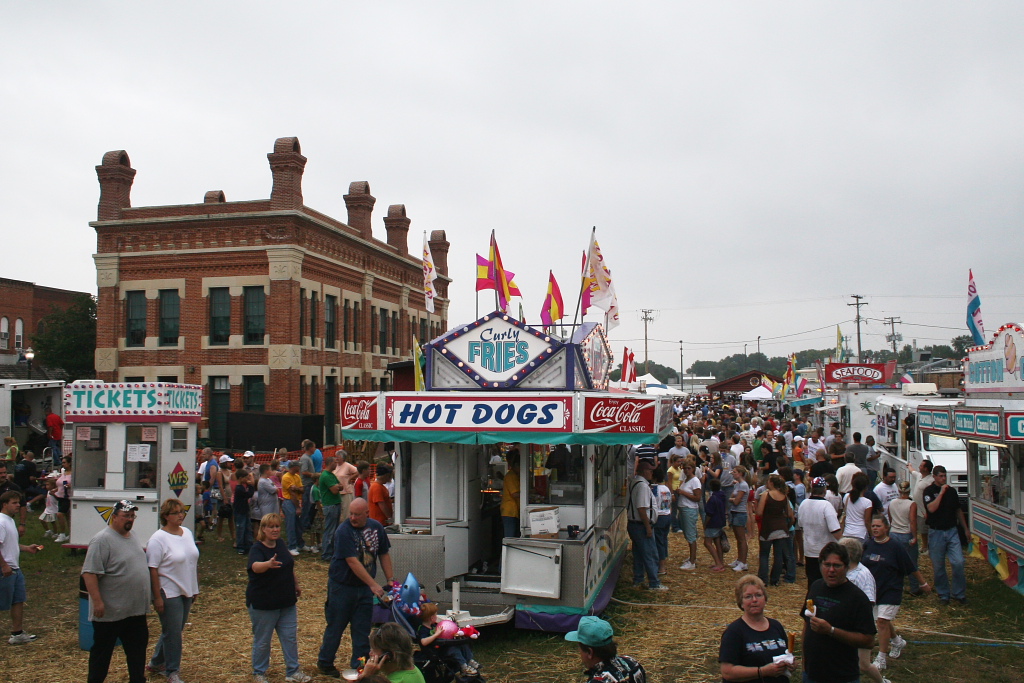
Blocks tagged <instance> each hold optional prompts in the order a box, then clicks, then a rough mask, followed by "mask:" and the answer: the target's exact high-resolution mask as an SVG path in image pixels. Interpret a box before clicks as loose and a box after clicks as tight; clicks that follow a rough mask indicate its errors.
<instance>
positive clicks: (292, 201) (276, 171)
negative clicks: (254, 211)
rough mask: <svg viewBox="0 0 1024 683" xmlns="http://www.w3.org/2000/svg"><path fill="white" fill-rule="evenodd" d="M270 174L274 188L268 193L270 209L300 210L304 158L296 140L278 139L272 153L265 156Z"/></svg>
mask: <svg viewBox="0 0 1024 683" xmlns="http://www.w3.org/2000/svg"><path fill="white" fill-rule="evenodd" d="M267 159H269V160H270V172H271V173H272V174H273V175H274V187H273V189H272V190H271V191H270V208H272V209H301V208H302V170H303V169H304V168H305V167H306V157H304V156H302V148H301V147H299V139H298V138H278V139H277V140H275V141H274V151H273V152H271V153H270V154H268V155H267Z"/></svg>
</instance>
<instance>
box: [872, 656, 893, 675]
mask: <svg viewBox="0 0 1024 683" xmlns="http://www.w3.org/2000/svg"><path fill="white" fill-rule="evenodd" d="M871 663H872V664H874V665H875V668H876V669H878V670H879V671H884V670H885V669H886V667H888V666H889V664H888V662H887V661H886V659H885V655H883V654H882V653H881V652H879V653H878V654H877V655H875V661H873V662H871Z"/></svg>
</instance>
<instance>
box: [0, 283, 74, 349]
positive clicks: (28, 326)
mask: <svg viewBox="0 0 1024 683" xmlns="http://www.w3.org/2000/svg"><path fill="white" fill-rule="evenodd" d="M81 296H91V295H90V294H89V293H88V292H73V291H71V290H67V289H55V288H53V287H42V286H40V285H37V284H35V283H33V282H24V281H22V280H9V279H7V278H0V365H14V364H15V363H17V362H18V359H19V358H20V357H21V355H22V354H21V353H20V352H21V351H22V350H23V349H28V348H31V347H32V337H33V335H35V334H36V333H39V332H42V331H43V325H44V323H43V318H45V317H46V316H48V315H49V314H50V313H52V312H53V311H54V309H56V310H59V311H63V310H65V309H67V308H68V307H69V306H70V305H71V304H72V303H73V302H74V300H75V299H77V298H78V297H81Z"/></svg>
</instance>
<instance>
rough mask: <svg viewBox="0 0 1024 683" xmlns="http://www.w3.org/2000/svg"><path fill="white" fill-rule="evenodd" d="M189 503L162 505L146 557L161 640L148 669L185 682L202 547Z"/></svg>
mask: <svg viewBox="0 0 1024 683" xmlns="http://www.w3.org/2000/svg"><path fill="white" fill-rule="evenodd" d="M185 515H186V512H185V505H184V504H183V503H182V502H181V501H180V500H178V499H177V498H171V499H170V500H167V501H164V504H163V505H161V506H160V524H161V526H160V528H159V529H158V530H157V531H156V532H155V533H154V534H153V535H152V536H150V538H149V543H147V544H146V560H147V562H148V564H149V575H150V578H151V580H152V583H153V607H154V609H156V611H157V614H158V615H159V616H160V629H161V633H160V640H158V641H157V643H156V648H155V649H154V650H153V658H152V659H151V660H150V662H149V664H148V665H147V666H146V670H147V671H150V672H154V673H161V674H164V675H165V676H167V681H168V683H181V676H180V675H179V674H178V671H179V669H180V668H181V632H182V630H184V628H185V623H186V622H187V621H188V613H189V610H191V609H192V602H193V601H194V600H195V598H196V596H197V595H198V594H199V574H198V571H197V567H198V565H199V548H197V547H196V541H195V538H193V536H192V532H191V531H190V530H189V529H188V527H185V526H182V524H181V523H182V522H183V521H185Z"/></svg>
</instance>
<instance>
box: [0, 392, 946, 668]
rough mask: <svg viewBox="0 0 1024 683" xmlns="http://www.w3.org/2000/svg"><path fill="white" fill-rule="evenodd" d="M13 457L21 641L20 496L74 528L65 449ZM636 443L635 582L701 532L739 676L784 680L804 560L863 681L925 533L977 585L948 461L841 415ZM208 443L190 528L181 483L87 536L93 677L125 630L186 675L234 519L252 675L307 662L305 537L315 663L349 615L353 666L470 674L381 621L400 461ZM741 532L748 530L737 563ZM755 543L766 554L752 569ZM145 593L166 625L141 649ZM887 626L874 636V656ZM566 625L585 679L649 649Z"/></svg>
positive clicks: (61, 526)
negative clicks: (321, 623) (902, 451)
mask: <svg viewBox="0 0 1024 683" xmlns="http://www.w3.org/2000/svg"><path fill="white" fill-rule="evenodd" d="M516 455H517V451H516V450H515V449H513V450H512V451H511V452H510V454H509V458H508V463H509V467H510V471H512V472H514V471H517V470H516V468H517V466H518V462H517V459H516ZM16 456H17V460H16V465H15V467H16V470H15V472H12V473H11V476H8V468H9V465H10V463H8V462H6V461H4V460H0V508H2V509H0V569H2V577H0V610H4V611H10V612H11V622H12V623H11V637H10V639H9V642H10V643H11V644H24V643H28V642H31V641H32V640H33V639H34V638H35V636H33V635H31V634H28V633H26V632H25V631H24V630H23V629H22V622H23V615H24V609H23V608H24V603H25V601H26V587H25V581H24V576H23V575H22V574H21V572H20V565H19V557H20V553H21V552H27V553H34V552H38V551H39V550H40V549H41V548H42V546H38V545H22V544H20V543H19V538H20V536H21V535H23V534H24V533H25V521H26V510H27V508H28V504H30V503H31V502H33V501H45V504H44V506H43V512H42V514H41V515H40V520H41V522H42V523H43V524H44V526H46V527H47V536H49V537H52V538H54V539H55V541H57V542H61V540H62V539H63V540H66V533H67V529H68V517H67V516H68V514H69V512H70V510H69V503H70V494H71V492H70V479H71V476H70V475H71V467H72V463H71V459H70V458H64V460H63V462H62V464H63V467H62V468H61V469H60V470H59V471H57V470H55V472H54V473H53V474H51V475H49V476H42V475H41V473H40V472H39V471H38V470H37V469H36V468H35V467H34V462H33V458H32V456H31V453H30V452H24V453H19V454H16ZM629 458H630V462H629V465H628V467H629V468H630V471H631V472H633V477H632V480H631V482H630V483H629V488H628V500H627V505H626V508H627V509H626V514H627V529H628V533H629V537H630V539H631V543H632V550H633V583H634V586H637V587H643V586H644V585H646V588H648V589H650V590H654V591H663V590H667V588H666V587H665V586H664V585H663V583H662V578H663V577H664V576H665V575H666V574H668V573H669V571H675V570H674V569H673V568H672V567H670V566H669V545H670V544H669V542H668V541H669V538H670V535H671V534H673V533H678V534H682V535H683V538H685V540H686V547H687V551H688V553H687V556H686V558H685V560H684V561H683V563H682V564H681V565H680V566H679V570H680V571H683V572H693V571H698V570H700V569H702V568H701V567H699V565H698V555H697V547H698V541H699V539H698V533H699V532H701V531H702V536H703V545H704V547H705V549H706V550H707V552H708V555H709V556H710V558H711V565H710V566H709V567H707V570H708V571H710V572H715V573H721V572H725V571H727V570H730V569H731V570H732V571H734V572H736V573H737V574H739V575H740V578H739V581H738V583H737V585H736V602H737V606H738V607H739V609H740V610H742V612H743V615H742V617H741V618H740V619H738V620H737V621H736V622H734V623H733V624H731V625H730V626H729V627H728V628H727V629H726V631H725V633H724V634H723V636H722V644H721V650H720V657H719V661H720V664H721V674H722V677H723V679H724V680H726V681H747V680H754V679H758V680H777V681H782V680H784V679H786V678H787V676H788V674H789V673H790V672H791V671H792V669H793V667H794V660H793V657H792V655H793V652H794V638H795V634H787V633H785V631H783V630H782V627H781V625H780V624H779V622H777V621H775V620H772V619H769V618H767V617H766V616H765V608H766V605H767V602H768V597H769V593H768V590H769V588H768V587H770V586H777V585H779V584H780V583H794V582H795V581H796V580H797V574H798V568H799V567H803V569H804V573H805V577H806V580H807V599H806V605H805V607H804V609H803V610H802V615H803V617H804V620H805V628H804V633H803V640H802V642H803V648H802V651H803V671H804V679H805V680H806V681H812V682H813V681H833V680H856V679H857V678H858V676H859V675H861V674H862V673H863V674H864V675H866V676H868V677H869V678H870V679H871V680H873V681H875V683H883V682H884V681H885V679H884V678H883V675H882V672H884V671H885V670H886V669H887V668H888V666H889V663H890V660H892V659H897V658H898V657H899V656H900V654H901V652H902V650H903V648H904V647H905V646H906V641H905V640H904V639H903V638H902V637H900V636H899V635H898V633H897V631H896V628H895V625H894V624H895V620H896V617H897V615H898V613H899V609H900V605H901V602H902V597H903V592H904V582H905V581H906V580H907V579H908V578H909V581H910V593H911V594H912V595H920V594H921V593H923V592H925V591H930V590H933V588H932V586H931V585H929V583H928V582H927V581H926V580H925V578H924V577H923V576H922V575H921V572H920V571H919V569H918V566H917V559H918V556H919V548H920V546H922V545H926V546H927V548H928V551H929V553H930V555H931V558H932V564H933V570H934V577H935V581H934V583H935V587H934V590H935V591H936V593H937V594H938V597H939V599H940V600H941V601H942V602H943V603H944V604H945V603H948V602H949V601H950V600H951V599H953V600H956V601H958V602H961V603H966V593H965V591H966V586H965V579H964V567H963V562H964V560H963V550H962V547H961V542H960V537H959V533H958V532H959V529H960V527H962V526H964V519H963V513H962V510H961V508H960V501H959V498H958V495H957V492H956V491H955V489H952V488H951V487H949V486H948V484H947V483H946V481H945V471H944V469H943V468H942V467H940V466H937V467H934V468H933V467H932V465H931V463H930V462H928V461H924V462H923V463H922V464H921V470H920V473H921V479H920V481H919V482H918V483H917V484H916V486H912V485H911V483H910V482H907V481H902V482H897V481H896V474H895V472H893V471H891V470H889V469H888V468H887V467H882V466H880V465H879V462H880V460H881V458H880V457H879V449H878V448H877V447H875V446H874V444H873V443H872V440H871V438H870V436H869V437H868V438H867V439H866V440H862V438H861V435H860V434H856V433H855V434H853V435H852V441H851V443H850V444H849V445H848V444H847V443H846V438H845V435H844V434H843V433H842V431H841V430H840V429H839V427H838V425H833V427H832V429H831V430H830V433H829V435H828V436H825V434H824V430H823V429H820V428H817V429H812V428H811V427H810V425H809V424H808V422H807V421H806V420H805V419H803V418H801V417H795V418H792V419H780V418H778V417H776V416H773V415H763V414H758V413H757V412H756V411H752V410H748V411H746V412H741V411H737V410H734V409H732V408H731V407H729V406H727V405H722V406H713V405H711V404H708V403H703V404H684V403H679V404H678V405H677V410H676V430H675V432H674V433H673V434H672V435H671V436H670V437H668V438H666V439H665V440H664V441H663V442H661V443H660V444H657V445H641V446H637V447H635V448H632V449H630V452H629ZM200 460H201V464H200V466H199V468H198V470H197V474H196V483H197V503H200V502H201V505H202V514H201V515H197V525H196V531H195V533H193V531H192V529H190V528H188V527H187V526H185V525H183V523H182V522H183V521H184V519H185V516H186V515H185V513H186V509H185V507H184V505H183V504H182V503H181V502H180V501H179V500H177V499H170V500H167V501H165V502H164V503H163V505H162V506H161V508H160V528H159V530H158V531H156V532H155V533H154V534H153V535H152V536H151V537H149V538H147V539H140V538H137V537H136V536H135V535H134V534H133V533H132V527H133V524H134V521H135V517H136V511H137V508H136V506H135V504H134V503H132V502H131V501H128V500H123V501H120V502H118V503H117V504H116V505H115V506H114V509H113V511H112V513H111V515H110V518H109V525H108V526H107V528H105V529H104V530H103V531H101V532H100V533H99V534H97V535H96V536H95V537H94V538H93V539H92V540H91V541H90V543H89V548H88V551H87V554H86V558H85V562H84V564H83V567H82V581H83V584H84V587H85V590H86V591H87V593H88V596H89V613H90V620H91V621H92V623H93V629H94V644H93V647H92V649H91V651H90V656H89V666H88V681H89V683H101V682H102V681H103V680H104V679H105V678H106V675H107V671H108V667H109V664H110V660H111V657H112V653H113V651H114V647H115V643H117V642H118V641H120V642H121V644H122V646H123V648H124V652H125V657H126V660H127V663H128V670H129V678H130V683H141V682H142V681H143V680H145V675H146V673H147V671H148V672H151V673H160V674H163V675H165V676H166V677H167V679H168V681H170V683H180V682H181V676H180V669H181V660H182V631H183V629H184V627H185V624H186V623H187V622H188V619H189V614H190V611H191V609H192V606H193V601H194V600H195V599H196V598H197V596H198V594H199V578H198V558H199V548H198V546H199V545H201V544H202V543H204V542H207V541H209V540H212V539H215V541H221V540H222V539H223V538H224V536H223V532H224V527H225V526H227V528H228V533H229V539H232V540H233V542H234V547H235V550H236V552H237V553H238V554H239V555H244V556H246V557H247V574H248V585H247V588H246V593H245V603H246V608H247V610H248V613H249V617H250V621H251V625H252V636H253V639H252V650H251V666H252V674H253V676H254V680H255V683H265V682H266V681H267V671H268V668H269V665H270V652H271V641H272V637H273V635H274V634H275V633H276V634H277V637H278V640H279V642H280V648H281V652H282V655H283V657H284V663H285V669H286V679H285V680H286V681H288V682H291V683H296V682H297V683H304V682H305V681H309V680H311V676H310V675H309V674H308V673H306V672H304V671H303V670H302V668H301V666H300V662H299V655H298V647H297V625H298V614H297V603H298V597H299V596H300V595H301V591H302V588H301V585H300V581H299V576H298V574H297V572H296V562H295V558H296V557H297V556H298V555H300V554H301V553H302V552H306V553H310V554H315V555H319V556H320V557H321V558H322V559H323V560H325V561H328V562H329V563H330V565H329V570H328V576H329V579H328V585H327V590H326V601H325V604H324V615H323V616H324V618H325V621H326V627H325V629H324V631H323V635H322V642H321V646H320V649H319V652H318V655H317V661H316V663H315V667H316V672H317V673H319V674H321V675H326V676H332V677H340V676H341V675H342V671H341V670H340V669H339V668H338V666H337V665H336V663H337V656H338V649H339V646H340V642H341V638H342V635H343V633H344V632H345V631H346V630H348V631H349V632H350V637H351V641H352V651H351V654H350V657H349V659H348V662H347V664H348V668H350V669H352V670H360V672H361V673H360V674H359V675H360V677H361V678H362V679H363V680H377V679H379V678H380V677H381V676H383V677H385V678H386V679H387V680H391V681H405V682H413V683H416V682H418V681H422V680H423V678H422V674H421V673H420V672H419V670H418V669H417V667H416V666H414V665H413V660H412V654H413V651H414V650H415V646H416V645H417V644H418V645H419V646H420V647H421V648H430V647H438V648H443V649H444V652H445V654H446V655H448V656H451V657H453V658H454V659H455V660H456V661H457V663H458V666H459V668H460V673H461V674H462V675H463V676H470V677H472V676H476V675H477V674H478V670H479V663H478V662H476V660H475V659H474V658H473V655H472V651H471V650H470V649H469V648H468V646H465V645H464V644H461V645H460V644H454V645H453V644H452V643H450V642H444V641H442V640H441V638H440V631H439V630H438V628H439V626H438V623H437V620H436V610H433V611H432V610H430V609H428V610H426V611H425V613H424V616H423V619H422V622H421V623H417V624H415V626H414V628H412V629H411V630H410V629H408V628H407V629H402V628H400V627H396V626H394V625H389V624H385V625H384V626H383V627H381V628H379V629H376V630H374V629H372V628H371V627H372V623H371V622H372V621H373V618H372V610H373V604H374V598H377V599H381V600H383V599H386V595H387V593H388V590H389V587H390V586H391V585H392V584H394V580H395V572H394V567H393V564H392V561H391V557H390V554H389V550H390V542H389V539H388V535H387V533H386V531H385V526H387V525H388V524H390V523H392V522H393V504H392V501H393V496H394V489H393V481H392V470H391V468H390V467H388V466H387V465H378V466H377V467H376V468H375V469H376V472H375V475H374V476H373V477H372V478H371V475H370V471H371V468H370V467H369V465H368V464H367V463H364V462H360V463H357V464H351V463H349V462H348V459H347V454H346V453H345V452H344V451H338V452H337V454H336V455H335V456H331V457H326V458H325V457H324V456H323V455H322V453H321V452H320V450H319V449H317V448H316V446H315V444H313V443H312V442H310V441H306V442H303V444H302V449H301V454H300V455H299V456H298V457H297V458H294V459H291V460H288V459H287V454H286V453H279V454H275V458H274V459H272V460H271V462H269V463H264V464H261V465H256V464H255V456H254V454H253V453H251V452H245V453H244V454H242V455H241V456H238V457H235V456H231V455H221V456H219V457H218V456H217V454H215V453H214V452H213V451H212V450H210V449H206V450H205V451H204V452H203V453H202V455H201V458H200ZM22 463H26V464H25V465H22ZM517 481H518V477H513V478H512V482H513V484H514V483H515V482H517ZM513 488H514V487H513ZM513 493H514V492H513ZM506 497H508V496H506ZM506 502H507V501H504V500H503V506H502V516H503V517H506V518H508V520H507V521H510V522H512V523H513V524H514V525H516V526H517V525H518V508H516V509H515V510H513V509H512V506H511V503H510V502H509V503H510V504H509V505H507V506H506V504H505V503H506ZM513 524H509V525H508V526H512V525H513ZM50 525H52V527H51V526H50ZM730 539H731V540H732V541H733V543H734V544H735V559H733V560H732V561H731V562H730V561H728V558H729V555H731V554H733V552H734V549H733V547H732V546H733V543H730ZM755 541H756V543H757V558H756V562H757V567H756V572H755V571H754V570H753V569H751V567H750V564H751V559H752V558H751V548H750V545H751V544H753V543H755ZM946 562H948V563H949V565H950V567H951V570H952V581H951V580H950V578H949V576H948V574H947V570H946ZM378 568H379V571H378ZM378 573H381V574H383V576H382V577H381V578H383V579H384V583H383V585H382V583H381V581H380V580H379V579H378ZM150 606H152V607H153V609H154V610H155V611H156V612H157V614H158V616H159V621H160V628H161V633H160V636H159V638H158V639H157V641H156V645H155V648H154V649H153V651H152V654H151V655H149V658H148V661H147V652H148V647H149V633H148V627H147V622H146V613H147V611H148V609H149V607H150ZM876 635H877V640H878V646H879V649H878V652H877V654H876V655H875V656H874V658H872V657H871V653H872V652H873V646H874V644H875V639H876ZM566 638H567V639H568V640H570V641H574V642H576V643H578V645H579V648H580V658H581V662H582V663H583V665H584V668H585V669H586V671H587V676H588V677H589V680H593V681H635V682H642V681H645V679H646V673H645V671H644V668H643V666H642V665H641V664H640V663H639V662H637V661H636V660H634V659H632V658H630V657H628V656H622V655H619V654H618V653H617V648H616V645H615V642H614V638H613V634H612V629H611V626H610V625H609V624H608V623H607V622H605V621H603V620H601V619H599V618H597V617H585V618H583V619H581V620H580V626H579V628H578V630H576V631H573V632H572V633H570V634H568V635H567V636H566Z"/></svg>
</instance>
